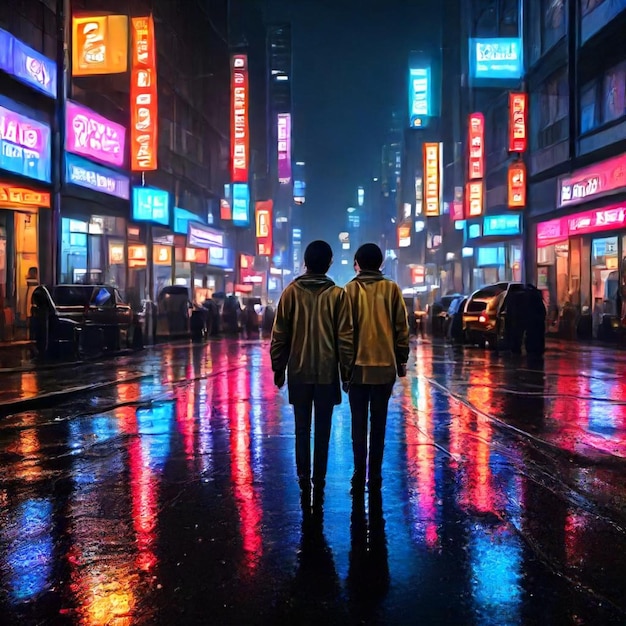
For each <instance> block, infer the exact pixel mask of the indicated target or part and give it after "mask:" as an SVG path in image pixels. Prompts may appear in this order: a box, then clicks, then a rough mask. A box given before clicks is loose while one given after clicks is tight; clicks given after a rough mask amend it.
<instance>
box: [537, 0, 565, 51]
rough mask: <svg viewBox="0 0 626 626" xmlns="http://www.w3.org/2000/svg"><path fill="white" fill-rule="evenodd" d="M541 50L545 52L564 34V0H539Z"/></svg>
mask: <svg viewBox="0 0 626 626" xmlns="http://www.w3.org/2000/svg"><path fill="white" fill-rule="evenodd" d="M541 4H542V7H541V8H542V10H541V51H542V52H546V51H547V50H549V49H550V48H552V46H554V44H556V43H557V42H558V41H560V40H561V39H562V38H563V37H564V36H565V28H566V16H567V3H566V0H541Z"/></svg>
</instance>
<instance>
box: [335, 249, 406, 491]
mask: <svg viewBox="0 0 626 626" xmlns="http://www.w3.org/2000/svg"><path fill="white" fill-rule="evenodd" d="M382 264H383V254H382V251H381V249H380V248H379V247H378V246H377V245H376V244H374V243H366V244H364V245H362V246H361V247H360V248H359V249H358V250H357V251H356V254H355V256H354V269H355V270H356V271H357V272H358V274H357V276H356V277H355V278H353V279H352V280H351V281H350V282H349V283H348V284H347V285H346V286H345V290H346V294H347V296H348V301H349V302H350V307H351V309H352V316H353V323H354V335H355V342H354V343H355V347H354V350H355V362H354V368H353V371H352V377H351V380H350V382H349V384H347V385H345V386H344V389H347V390H348V396H349V398H350V409H351V412H352V451H353V454H354V474H353V476H352V490H353V493H356V492H358V491H362V490H363V489H364V488H365V480H366V477H367V482H368V487H369V489H370V491H372V490H376V489H380V487H381V484H382V463H383V450H384V446H385V429H386V425H387V411H388V406H389V399H390V397H391V392H392V389H393V385H394V383H395V381H396V375H399V376H406V363H407V360H408V358H409V325H408V317H407V310H406V306H405V304H404V299H403V297H402V291H401V289H400V287H399V286H398V285H397V283H395V282H394V281H392V280H390V279H388V278H385V276H383V274H382V272H381V270H380V268H381V267H382ZM368 422H369V425H370V428H369V431H370V433H369V454H368V447H367V434H368ZM368 457H369V458H368ZM368 461H369V463H368ZM368 465H369V468H368Z"/></svg>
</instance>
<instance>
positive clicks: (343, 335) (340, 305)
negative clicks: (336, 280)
mask: <svg viewBox="0 0 626 626" xmlns="http://www.w3.org/2000/svg"><path fill="white" fill-rule="evenodd" d="M336 332H337V351H338V356H339V370H340V372H341V381H342V382H344V383H347V382H349V381H350V378H352V368H353V367H354V351H355V345H354V325H353V319H352V306H351V303H350V298H349V297H348V295H347V293H346V292H345V291H344V290H343V289H342V290H341V291H340V293H339V298H338V302H337V330H336Z"/></svg>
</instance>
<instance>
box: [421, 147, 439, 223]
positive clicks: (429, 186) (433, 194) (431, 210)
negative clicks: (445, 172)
mask: <svg viewBox="0 0 626 626" xmlns="http://www.w3.org/2000/svg"><path fill="white" fill-rule="evenodd" d="M439 147H440V146H439V144H438V143H424V147H423V152H424V179H425V181H426V184H425V189H424V205H425V207H426V211H425V214H426V217H436V216H438V215H439V213H440V199H441V198H440V196H441V179H440V168H439V159H440V153H439Z"/></svg>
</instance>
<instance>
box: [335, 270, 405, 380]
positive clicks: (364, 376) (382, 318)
mask: <svg viewBox="0 0 626 626" xmlns="http://www.w3.org/2000/svg"><path fill="white" fill-rule="evenodd" d="M345 290H346V294H347V296H348V300H349V302H350V307H351V309H352V311H353V318H354V334H355V352H356V358H355V363H354V371H353V374H352V382H353V383H356V384H372V385H378V384H385V383H392V382H394V381H395V379H396V372H397V368H398V365H400V364H402V363H406V362H407V360H408V358H409V325H408V320H407V311H406V306H405V304H404V300H403V298H402V291H401V290H400V287H399V286H398V285H397V284H396V283H395V282H394V281H392V280H389V279H388V278H385V277H384V276H383V275H382V273H381V272H370V271H367V272H364V271H362V272H360V273H359V275H358V276H356V277H355V278H353V279H352V280H351V281H350V282H349V283H348V284H347V285H346V287H345Z"/></svg>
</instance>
